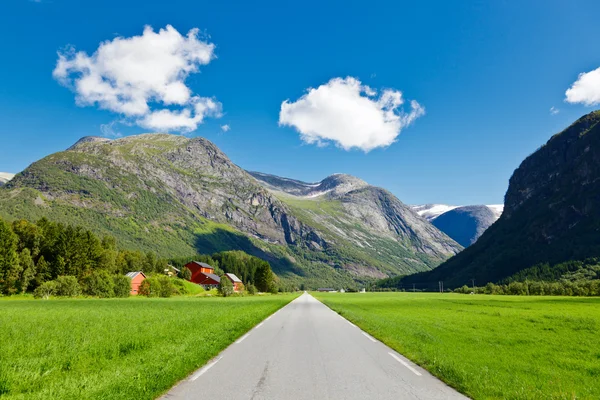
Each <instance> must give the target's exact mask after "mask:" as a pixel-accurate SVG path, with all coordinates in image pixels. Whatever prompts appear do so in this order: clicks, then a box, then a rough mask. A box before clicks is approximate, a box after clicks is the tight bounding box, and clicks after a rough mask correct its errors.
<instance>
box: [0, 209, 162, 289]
mask: <svg viewBox="0 0 600 400" xmlns="http://www.w3.org/2000/svg"><path fill="white" fill-rule="evenodd" d="M166 267H167V261H166V260H162V259H160V258H158V257H157V256H156V255H155V254H154V253H142V252H138V251H129V250H119V249H117V243H116V240H115V239H114V238H112V237H110V236H106V237H103V238H99V237H98V236H96V235H95V234H94V233H92V232H91V231H88V230H86V229H83V228H81V227H75V226H70V225H64V224H61V223H55V222H51V221H48V220H47V219H45V218H42V219H41V220H39V221H38V222H37V223H31V222H29V221H25V220H19V221H14V222H12V223H9V222H7V221H5V220H3V219H1V218H0V294H4V295H11V294H16V293H25V292H29V291H34V290H36V289H37V288H39V287H40V286H42V285H43V284H44V283H46V282H54V283H53V284H50V285H47V286H46V289H47V290H48V291H50V292H52V291H53V292H54V293H69V295H70V294H72V293H83V294H89V295H94V296H100V297H113V296H118V295H121V294H122V293H123V289H122V288H123V287H125V284H124V282H125V281H124V279H125V277H122V276H123V275H124V274H126V273H127V272H130V271H144V273H146V274H150V273H159V272H160V273H162V272H163V271H164V269H165V268H166ZM117 276H118V278H117ZM60 277H73V279H71V280H69V281H68V282H67V281H65V280H64V279H62V280H61V281H58V280H59V278H60ZM73 282H77V285H78V286H76V285H72V283H73ZM59 295H60V294H59ZM65 295H66V294H65Z"/></svg>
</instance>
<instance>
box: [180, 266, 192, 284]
mask: <svg viewBox="0 0 600 400" xmlns="http://www.w3.org/2000/svg"><path fill="white" fill-rule="evenodd" d="M180 275H181V276H180V278H181V279H185V280H186V281H190V280H192V271H190V269H189V268H187V267H183V268H182V269H181V272H180Z"/></svg>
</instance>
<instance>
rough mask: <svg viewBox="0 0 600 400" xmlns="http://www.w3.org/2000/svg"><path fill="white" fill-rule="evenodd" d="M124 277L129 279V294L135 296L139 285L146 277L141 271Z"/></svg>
mask: <svg viewBox="0 0 600 400" xmlns="http://www.w3.org/2000/svg"><path fill="white" fill-rule="evenodd" d="M125 276H127V277H128V278H131V291H130V292H129V294H132V295H136V294H138V293H139V290H140V285H141V284H142V282H144V281H145V280H146V275H144V273H143V272H142V271H136V272H129V273H127V274H126V275H125Z"/></svg>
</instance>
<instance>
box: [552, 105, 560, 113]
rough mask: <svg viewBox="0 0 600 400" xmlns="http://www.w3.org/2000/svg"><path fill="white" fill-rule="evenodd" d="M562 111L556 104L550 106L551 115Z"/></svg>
mask: <svg viewBox="0 0 600 400" xmlns="http://www.w3.org/2000/svg"><path fill="white" fill-rule="evenodd" d="M559 112H560V110H559V109H558V108H556V107H554V106H552V107H550V114H551V115H556V114H558V113H559Z"/></svg>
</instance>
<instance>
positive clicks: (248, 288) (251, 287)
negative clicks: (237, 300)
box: [246, 283, 256, 295]
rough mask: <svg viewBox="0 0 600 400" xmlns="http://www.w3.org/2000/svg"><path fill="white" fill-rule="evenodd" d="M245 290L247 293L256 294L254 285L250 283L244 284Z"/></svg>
mask: <svg viewBox="0 0 600 400" xmlns="http://www.w3.org/2000/svg"><path fill="white" fill-rule="evenodd" d="M246 290H247V291H248V294H251V295H254V294H256V286H254V285H253V284H251V283H249V284H248V285H246Z"/></svg>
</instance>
